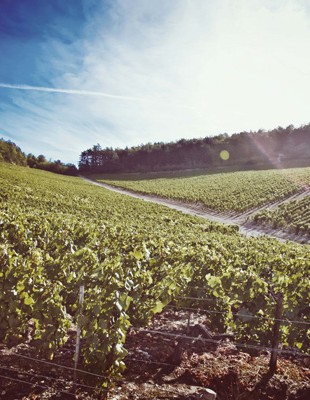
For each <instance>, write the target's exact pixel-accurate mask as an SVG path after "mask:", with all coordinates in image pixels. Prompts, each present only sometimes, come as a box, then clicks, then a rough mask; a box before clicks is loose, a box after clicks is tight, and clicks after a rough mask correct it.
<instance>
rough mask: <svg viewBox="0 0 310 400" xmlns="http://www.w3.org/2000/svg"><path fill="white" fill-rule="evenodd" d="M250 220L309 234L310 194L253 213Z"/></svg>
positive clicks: (301, 233)
mask: <svg viewBox="0 0 310 400" xmlns="http://www.w3.org/2000/svg"><path fill="white" fill-rule="evenodd" d="M252 221H253V222H254V223H255V224H258V225H263V226H268V227H271V228H273V229H283V230H287V231H289V232H292V233H295V234H297V235H310V196H305V197H303V198H302V199H296V200H292V201H289V202H286V203H283V204H280V205H279V207H277V208H275V209H270V210H268V209H265V210H262V211H260V212H258V213H256V214H255V216H254V217H253V219H252Z"/></svg>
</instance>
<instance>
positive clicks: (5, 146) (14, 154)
mask: <svg viewBox="0 0 310 400" xmlns="http://www.w3.org/2000/svg"><path fill="white" fill-rule="evenodd" d="M0 162H8V163H12V164H16V165H22V166H28V167H30V168H38V169H43V170H45V171H50V172H54V173H57V174H63V175H77V174H78V170H77V168H76V166H75V165H74V164H64V163H63V162H61V161H60V160H56V161H48V160H47V159H46V158H45V156H44V155H43V154H40V155H39V156H37V157H36V156H34V155H33V154H31V153H29V154H28V155H26V154H25V153H24V152H23V151H22V150H21V149H20V147H18V146H17V145H16V144H15V143H13V142H11V141H10V140H8V141H6V140H4V139H0Z"/></svg>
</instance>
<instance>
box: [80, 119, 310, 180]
mask: <svg viewBox="0 0 310 400" xmlns="http://www.w3.org/2000/svg"><path fill="white" fill-rule="evenodd" d="M309 165H310V124H308V125H303V126H301V127H299V128H295V127H294V126H293V125H289V126H288V127H286V128H282V127H278V128H276V129H273V130H269V131H265V130H258V131H255V132H252V131H250V132H246V131H244V132H240V133H236V134H233V135H231V136H229V135H228V134H226V133H224V134H220V135H217V136H214V137H205V138H200V139H180V140H178V141H176V142H169V143H163V142H156V143H147V144H142V145H140V146H135V147H130V148H129V147H126V148H124V149H120V148H116V149H113V148H112V147H106V148H102V147H101V146H100V144H96V145H94V146H93V147H92V148H90V149H88V150H85V151H83V152H82V153H81V155H80V161H79V169H80V171H81V172H82V173H112V172H141V171H161V170H162V171H163V170H178V169H188V168H189V169H194V168H213V167H223V168H237V169H248V168H275V167H277V168H287V167H298V166H309Z"/></svg>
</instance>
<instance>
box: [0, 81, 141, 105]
mask: <svg viewBox="0 0 310 400" xmlns="http://www.w3.org/2000/svg"><path fill="white" fill-rule="evenodd" d="M0 88H6V89H17V90H31V91H36V92H50V93H64V94H76V95H81V96H102V97H109V98H112V99H122V100H140V101H141V100H145V99H143V98H140V97H133V96H122V95H117V94H110V93H104V92H96V91H91V90H76V89H61V88H50V87H45V86H30V85H11V84H9V83H0Z"/></svg>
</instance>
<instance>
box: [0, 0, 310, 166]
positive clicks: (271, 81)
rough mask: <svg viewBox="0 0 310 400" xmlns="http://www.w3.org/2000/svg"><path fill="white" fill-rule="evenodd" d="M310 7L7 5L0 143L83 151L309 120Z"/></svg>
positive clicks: (34, 1) (274, 1)
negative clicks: (99, 147)
mask: <svg viewBox="0 0 310 400" xmlns="http://www.w3.org/2000/svg"><path fill="white" fill-rule="evenodd" d="M309 48H310V2H309V1H308V0H14V1H12V0H0V54H1V62H0V138H1V137H2V138H4V139H5V140H11V141H13V142H15V143H16V144H17V145H18V146H20V147H21V148H22V150H23V151H24V152H25V153H27V154H28V153H33V154H35V155H39V154H44V155H45V156H46V157H47V158H48V159H52V160H58V159H60V160H61V161H63V162H66V163H74V164H77V163H78V160H79V156H80V154H81V152H82V151H83V150H86V149H89V148H91V147H92V146H93V145H95V144H97V143H99V144H100V145H101V147H103V148H105V147H113V148H116V147H118V148H124V147H126V146H128V147H130V146H136V145H140V144H142V143H149V142H151V143H153V142H167V141H176V140H179V139H181V138H188V139H189V138H201V137H206V136H214V135H218V134H221V133H225V132H226V133H228V134H233V133H236V132H241V131H250V130H252V131H255V130H258V129H266V130H267V129H272V128H276V127H278V126H282V127H286V126H288V125H290V124H293V125H295V126H300V125H302V124H308V123H309V122H310V113H309V110H310V107H309V106H310V97H309V93H310V57H309Z"/></svg>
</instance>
